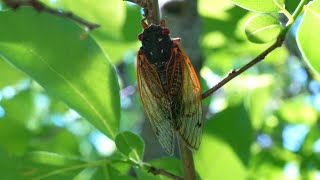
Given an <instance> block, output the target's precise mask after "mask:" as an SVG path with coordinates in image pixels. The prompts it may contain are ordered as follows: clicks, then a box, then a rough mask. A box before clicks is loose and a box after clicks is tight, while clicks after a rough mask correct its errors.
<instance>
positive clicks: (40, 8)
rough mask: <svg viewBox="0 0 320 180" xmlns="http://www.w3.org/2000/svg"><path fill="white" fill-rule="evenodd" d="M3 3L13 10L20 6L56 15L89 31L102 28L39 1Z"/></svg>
mask: <svg viewBox="0 0 320 180" xmlns="http://www.w3.org/2000/svg"><path fill="white" fill-rule="evenodd" d="M3 2H4V3H5V4H6V5H7V6H8V7H11V8H13V9H16V8H19V7H20V6H30V7H33V8H34V9H35V10H36V11H38V12H42V11H43V12H47V13H49V14H52V15H55V16H61V17H66V18H69V19H71V20H73V21H75V22H77V23H79V24H82V25H83V26H85V27H87V28H88V29H89V30H92V29H95V28H98V27H100V25H99V24H96V23H92V22H89V21H87V20H85V19H82V18H81V17H79V16H77V15H75V14H73V13H72V12H70V11H62V10H59V9H54V8H50V7H48V6H47V5H45V4H44V3H42V2H40V1H38V0H3Z"/></svg>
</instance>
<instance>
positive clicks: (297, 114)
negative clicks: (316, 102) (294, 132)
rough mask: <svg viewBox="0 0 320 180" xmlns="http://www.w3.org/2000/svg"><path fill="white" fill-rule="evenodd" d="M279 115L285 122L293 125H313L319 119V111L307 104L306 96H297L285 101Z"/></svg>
mask: <svg viewBox="0 0 320 180" xmlns="http://www.w3.org/2000/svg"><path fill="white" fill-rule="evenodd" d="M279 113H280V115H281V117H282V118H283V119H284V120H285V121H288V122H291V123H305V124H309V125H313V124H315V123H316V122H317V119H318V112H317V110H316V109H315V107H314V106H313V105H312V104H310V103H308V102H307V100H306V97H304V96H296V97H294V98H292V99H288V100H286V101H284V102H283V103H282V104H281V106H280V109H279Z"/></svg>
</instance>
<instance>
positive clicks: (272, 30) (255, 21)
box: [245, 14, 282, 44]
mask: <svg viewBox="0 0 320 180" xmlns="http://www.w3.org/2000/svg"><path fill="white" fill-rule="evenodd" d="M281 29H282V28H281V24H280V22H279V21H278V20H277V19H276V18H274V17H272V16H270V15H268V14H258V15H256V16H253V17H251V18H250V19H249V20H248V21H247V24H246V25H245V32H246V35H247V38H248V39H249V40H250V41H251V42H254V43H259V44H261V43H266V42H269V41H271V40H273V39H276V37H277V36H278V35H279V33H280V32H281Z"/></svg>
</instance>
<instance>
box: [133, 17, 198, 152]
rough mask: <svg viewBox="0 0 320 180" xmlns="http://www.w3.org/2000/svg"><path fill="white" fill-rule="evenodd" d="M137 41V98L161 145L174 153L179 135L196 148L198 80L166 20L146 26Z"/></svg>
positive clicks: (143, 25)
mask: <svg viewBox="0 0 320 180" xmlns="http://www.w3.org/2000/svg"><path fill="white" fill-rule="evenodd" d="M142 27H143V28H144V31H143V32H142V33H140V34H139V36H138V39H139V40H140V41H141V42H142V47H141V48H140V50H139V52H138V55H137V79H138V89H139V93H140V98H141V101H142V104H143V107H144V109H145V110H146V113H147V115H148V118H149V120H150V122H151V125H152V128H153V131H154V133H155V135H156V137H157V138H158V140H159V142H160V144H161V146H162V147H163V148H164V149H165V151H166V152H167V153H169V154H173V152H174V139H175V135H176V134H178V135H179V136H181V138H182V139H183V140H184V141H185V143H186V145H187V146H188V147H189V148H190V149H198V148H199V145H200V142H201V136H202V126H203V120H202V108H201V90H200V84H199V80H198V78H197V75H196V73H195V71H194V69H193V66H192V64H191V62H190V60H189V58H188V57H187V55H186V54H185V52H184V50H183V49H182V47H181V46H180V45H179V43H178V41H179V39H178V38H175V39H171V38H170V36H169V33H170V31H169V29H168V28H167V27H166V25H165V21H164V20H162V21H161V25H154V24H151V25H150V26H149V25H147V24H146V23H145V22H143V21H142Z"/></svg>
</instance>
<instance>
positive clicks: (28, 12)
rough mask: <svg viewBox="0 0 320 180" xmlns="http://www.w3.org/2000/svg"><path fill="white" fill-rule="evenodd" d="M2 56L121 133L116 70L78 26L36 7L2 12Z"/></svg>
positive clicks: (108, 130)
mask: <svg viewBox="0 0 320 180" xmlns="http://www.w3.org/2000/svg"><path fill="white" fill-rule="evenodd" d="M0 23H1V24H2V27H1V29H0V56H2V57H3V58H4V59H5V60H7V61H9V62H10V63H12V64H13V65H15V66H16V67H18V68H19V69H21V70H22V71H23V72H25V73H26V74H28V75H29V76H31V77H32V78H33V79H34V80H36V81H37V82H38V83H39V84H40V85H42V86H43V87H44V88H45V89H46V90H47V91H48V92H49V93H50V94H53V95H55V96H58V97H60V98H61V99H62V100H63V101H64V102H65V103H66V104H67V105H69V106H70V107H71V108H74V109H75V110H76V111H77V112H78V113H79V114H80V115H82V116H83V117H85V118H86V119H87V120H88V121H90V122H91V123H92V124H93V125H94V126H95V127H96V128H98V129H99V130H101V131H102V132H103V133H105V134H106V135H108V136H109V137H111V138H114V137H115V135H116V133H117V131H118V127H119V124H118V121H119V116H120V112H119V109H120V102H119V86H118V80H117V77H116V74H115V71H114V68H113V66H112V65H111V64H110V61H109V60H108V58H107V57H106V55H105V53H104V52H103V51H102V50H101V49H100V48H99V46H98V45H97V44H96V43H95V41H94V40H93V39H92V38H91V37H87V38H85V39H82V38H80V37H81V34H83V31H82V30H81V28H79V26H78V25H75V23H73V22H71V21H69V20H66V19H64V18H61V17H55V16H51V15H48V14H45V13H41V14H39V13H38V12H36V11H35V10H33V9H31V8H20V9H19V10H18V11H6V12H1V13H0Z"/></svg>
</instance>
